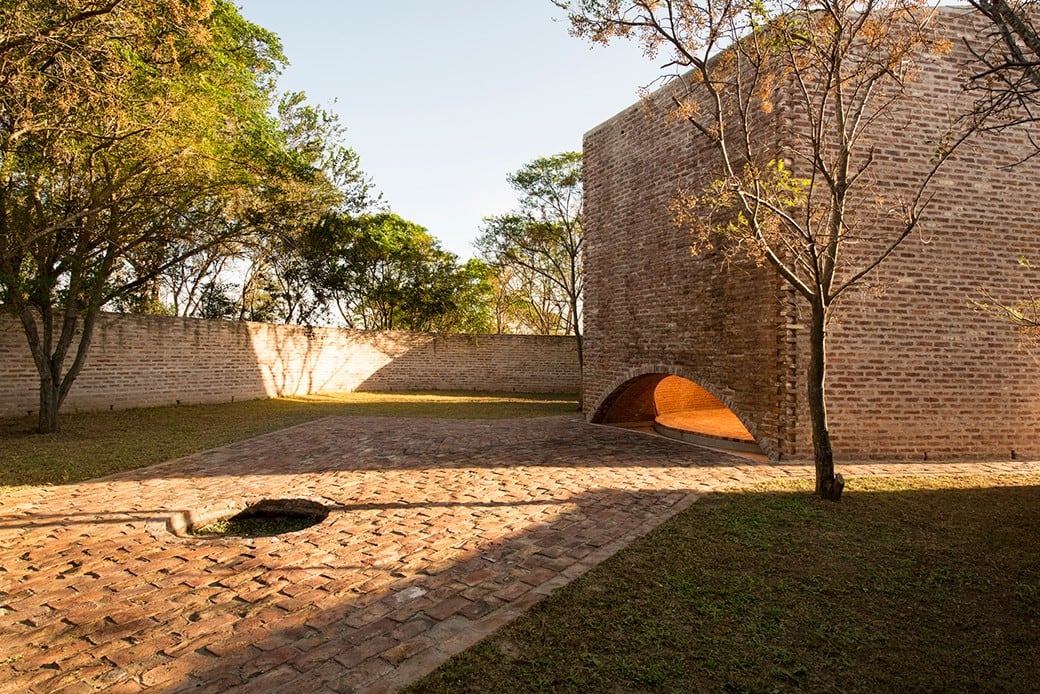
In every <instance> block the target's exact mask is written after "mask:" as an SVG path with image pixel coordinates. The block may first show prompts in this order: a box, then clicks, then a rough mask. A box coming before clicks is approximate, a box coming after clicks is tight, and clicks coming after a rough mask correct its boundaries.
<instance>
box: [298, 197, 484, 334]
mask: <svg viewBox="0 0 1040 694" xmlns="http://www.w3.org/2000/svg"><path fill="white" fill-rule="evenodd" d="M304 249H305V250H304V257H305V258H306V259H307V263H308V268H309V269H308V276H309V277H310V279H311V282H312V284H313V286H314V288H315V291H316V292H318V295H319V296H320V297H321V298H322V299H326V300H329V301H330V302H331V303H332V305H334V306H335V307H336V309H337V310H338V312H339V314H340V316H341V317H342V319H343V321H344V322H345V323H346V324H347V325H348V326H350V327H355V328H362V329H365V330H417V331H452V332H455V331H468V332H487V331H488V330H489V328H490V319H491V316H490V308H489V303H490V302H489V291H490V289H489V286H488V283H487V270H486V268H485V267H484V266H483V265H482V264H481V263H479V262H478V263H474V262H470V263H466V264H464V265H461V266H460V265H459V264H458V262H457V259H456V257H455V255H454V254H453V253H449V252H447V251H445V250H443V249H441V248H440V246H439V244H438V243H437V241H436V240H435V239H434V238H433V237H432V236H430V234H429V233H428V232H427V231H426V229H424V228H423V227H421V226H419V225H417V224H413V223H411V222H408V221H406V220H404V219H401V218H400V217H399V216H397V215H395V214H392V213H379V214H369V215H360V216H357V217H351V216H346V215H342V214H332V215H329V216H327V217H326V218H325V219H324V220H322V222H321V223H319V224H317V225H315V226H314V227H313V228H312V229H311V230H310V232H309V234H308V236H307V239H306V241H305V243H304Z"/></svg>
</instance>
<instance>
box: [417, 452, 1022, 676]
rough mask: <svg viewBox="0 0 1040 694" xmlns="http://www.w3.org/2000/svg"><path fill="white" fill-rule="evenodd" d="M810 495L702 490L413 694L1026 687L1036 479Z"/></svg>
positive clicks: (773, 489)
mask: <svg viewBox="0 0 1040 694" xmlns="http://www.w3.org/2000/svg"><path fill="white" fill-rule="evenodd" d="M846 472H847V471H846ZM810 492H811V486H810V483H809V482H785V483H779V484H772V485H770V486H766V487H760V488H756V489H755V490H752V491H748V492H743V493H725V494H723V493H719V494H713V495H710V496H708V497H706V498H704V499H703V500H701V501H700V502H698V503H697V504H694V505H693V506H692V507H691V508H690V509H689V510H688V511H687V512H685V513H683V514H681V515H680V516H677V517H676V518H674V519H673V520H671V521H669V522H668V523H666V524H664V525H662V526H661V527H659V528H658V529H657V530H655V531H654V532H653V533H651V534H650V535H649V536H647V537H646V538H644V539H643V540H642V541H639V542H637V543H636V544H634V545H633V546H631V547H630V548H628V549H626V550H624V551H622V552H620V553H619V554H617V555H615V556H614V557H613V558H612V559H610V560H608V561H607V562H605V563H603V564H601V565H600V566H598V567H596V568H595V569H594V570H593V571H591V572H590V573H589V574H587V575H586V576H584V577H583V578H580V579H578V580H577V581H575V582H574V583H572V584H571V585H569V586H567V587H565V588H564V589H562V590H560V591H558V592H556V593H554V594H553V595H552V596H550V597H549V598H548V599H547V600H546V601H545V602H543V603H541V604H540V605H539V606H537V607H536V608H534V609H533V610H531V611H530V612H528V613H527V614H525V615H523V616H522V617H520V618H519V619H518V620H517V621H516V622H514V623H513V624H511V625H510V626H508V627H506V628H505V629H503V630H501V631H499V632H498V633H496V634H495V635H493V636H491V637H489V638H488V639H486V640H485V641H483V642H481V643H480V644H478V645H477V646H476V647H474V648H472V649H470V650H469V651H467V652H465V653H463V654H460V655H459V656H457V657H455V658H453V659H452V660H451V661H449V662H448V663H447V664H445V665H444V666H443V667H441V668H440V669H439V670H438V671H436V672H435V673H433V674H432V675H431V676H429V677H427V678H426V679H424V680H423V681H421V682H420V683H418V684H417V685H415V686H414V687H412V688H411V690H410V691H412V692H453V693H454V692H702V691H703V692H710V691H722V692H773V691H799V690H804V691H833V692H897V691H898V692H904V691H920V692H925V691H943V692H953V691H956V692H976V691H1000V692H1027V691H1037V688H1038V687H1040V551H1038V550H1040V539H1038V538H1040V475H1029V476H1022V475H987V476H978V477H971V478H918V479H910V478H902V479H895V478H893V479H874V480H864V479H855V478H853V479H852V480H851V481H850V483H849V485H848V487H847V488H846V492H845V495H844V496H843V498H842V501H841V502H840V503H837V504H835V503H832V502H826V501H820V500H817V499H815V498H814V497H812V496H811V493H810Z"/></svg>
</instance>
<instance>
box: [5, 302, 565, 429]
mask: <svg viewBox="0 0 1040 694" xmlns="http://www.w3.org/2000/svg"><path fill="white" fill-rule="evenodd" d="M70 361H71V358H70ZM579 378H580V377H579V371H578V358H577V352H576V350H575V347H574V340H573V338H569V337H556V336H535V335H433V334H423V333H408V332H397V331H392V332H374V331H372V332H370V331H360V330H346V329H339V328H307V327H302V326H293V325H269V324H265V323H248V322H236V321H206V320H198V319H191V318H171V317H165V316H123V315H113V314H104V315H102V316H101V317H100V319H99V321H98V324H97V327H96V329H95V336H94V340H93V344H92V346H91V351H90V357H89V359H88V361H87V365H86V367H85V368H84V370H83V373H82V374H81V375H80V377H79V378H78V379H77V380H76V383H75V384H74V385H73V387H72V392H71V393H70V394H69V397H68V399H67V400H66V404H65V410H66V411H76V410H91V409H108V408H110V407H111V408H115V409H121V408H127V407H143V406H150V405H167V404H175V403H178V402H180V403H184V404H188V403H201V402H227V401H230V400H231V399H232V398H234V399H238V400H241V399H250V398H263V397H274V396H281V395H300V394H308V393H322V392H347V391H353V390H490V391H514V392H528V393H568V392H569V393H575V392H577V391H578V389H579ZM38 389H39V382H38V380H37V376H36V369H35V367H34V366H33V363H32V358H31V356H30V354H29V348H28V346H27V345H26V342H25V336H24V334H23V333H22V328H21V324H20V323H19V322H18V321H17V320H16V319H14V318H12V317H10V316H6V315H0V416H10V415H24V414H25V413H26V412H27V411H30V410H32V411H35V410H36V409H37V408H38V407H39V400H38V398H39V395H38Z"/></svg>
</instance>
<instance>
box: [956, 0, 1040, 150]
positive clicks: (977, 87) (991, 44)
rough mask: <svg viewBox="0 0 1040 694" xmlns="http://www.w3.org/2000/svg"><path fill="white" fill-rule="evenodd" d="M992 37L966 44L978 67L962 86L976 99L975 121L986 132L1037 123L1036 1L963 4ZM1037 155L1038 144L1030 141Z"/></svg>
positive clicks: (1039, 51)
mask: <svg viewBox="0 0 1040 694" xmlns="http://www.w3.org/2000/svg"><path fill="white" fill-rule="evenodd" d="M969 2H970V3H971V5H972V6H973V7H974V8H975V9H977V10H978V11H979V12H980V13H981V14H982V15H983V16H984V17H985V18H986V19H987V20H988V22H989V24H990V26H991V27H992V31H991V32H989V33H987V34H983V35H980V36H978V37H976V38H975V39H974V40H967V39H966V43H967V45H968V48H969V50H970V51H971V52H972V54H973V55H974V56H975V58H976V59H977V61H978V63H979V67H978V68H977V71H976V72H975V73H974V74H973V75H971V77H970V79H969V81H968V87H969V89H971V90H973V91H974V92H975V93H976V94H978V95H979V98H978V103H977V104H976V111H975V115H976V116H978V117H979V118H980V119H981V120H982V121H984V122H985V124H986V127H989V128H1007V127H1013V126H1028V125H1030V124H1035V123H1036V122H1037V121H1038V120H1040V31H1038V29H1037V26H1036V23H1035V18H1036V12H1037V9H1038V7H1037V2H1036V0H969ZM1033 145H1034V148H1035V149H1038V150H1040V141H1037V140H1035V139H1034V140H1033Z"/></svg>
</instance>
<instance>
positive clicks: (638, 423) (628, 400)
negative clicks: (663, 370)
mask: <svg viewBox="0 0 1040 694" xmlns="http://www.w3.org/2000/svg"><path fill="white" fill-rule="evenodd" d="M596 421H598V422H600V423H603V424H612V425H614V426H621V427H626V428H632V429H642V430H646V431H651V430H652V431H656V432H657V433H659V434H662V435H664V436H670V437H672V438H678V439H683V440H688V441H691V442H694V443H705V444H708V445H718V446H719V447H726V448H734V449H737V450H757V445H756V444H755V438H754V437H753V436H752V435H751V433H750V432H748V430H747V428H746V427H745V426H744V425H743V423H741V421H740V419H738V418H737V416H736V415H735V414H733V412H732V411H731V410H730V409H729V408H727V407H726V406H725V405H724V404H722V402H721V401H719V399H718V398H716V397H715V396H714V395H712V394H711V393H709V392H708V391H706V390H705V389H704V388H701V387H700V386H699V385H697V384H696V383H694V382H693V381H690V380H688V379H685V378H682V377H680V376H672V375H669V374H647V375H645V376H641V377H639V378H637V379H633V380H632V381H629V382H628V383H626V384H625V385H623V386H621V388H619V389H618V392H617V393H616V395H615V397H614V399H613V401H611V402H609V403H608V404H607V405H605V407H604V408H603V410H602V411H601V414H600V416H598V417H596ZM691 435H692V436H691Z"/></svg>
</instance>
